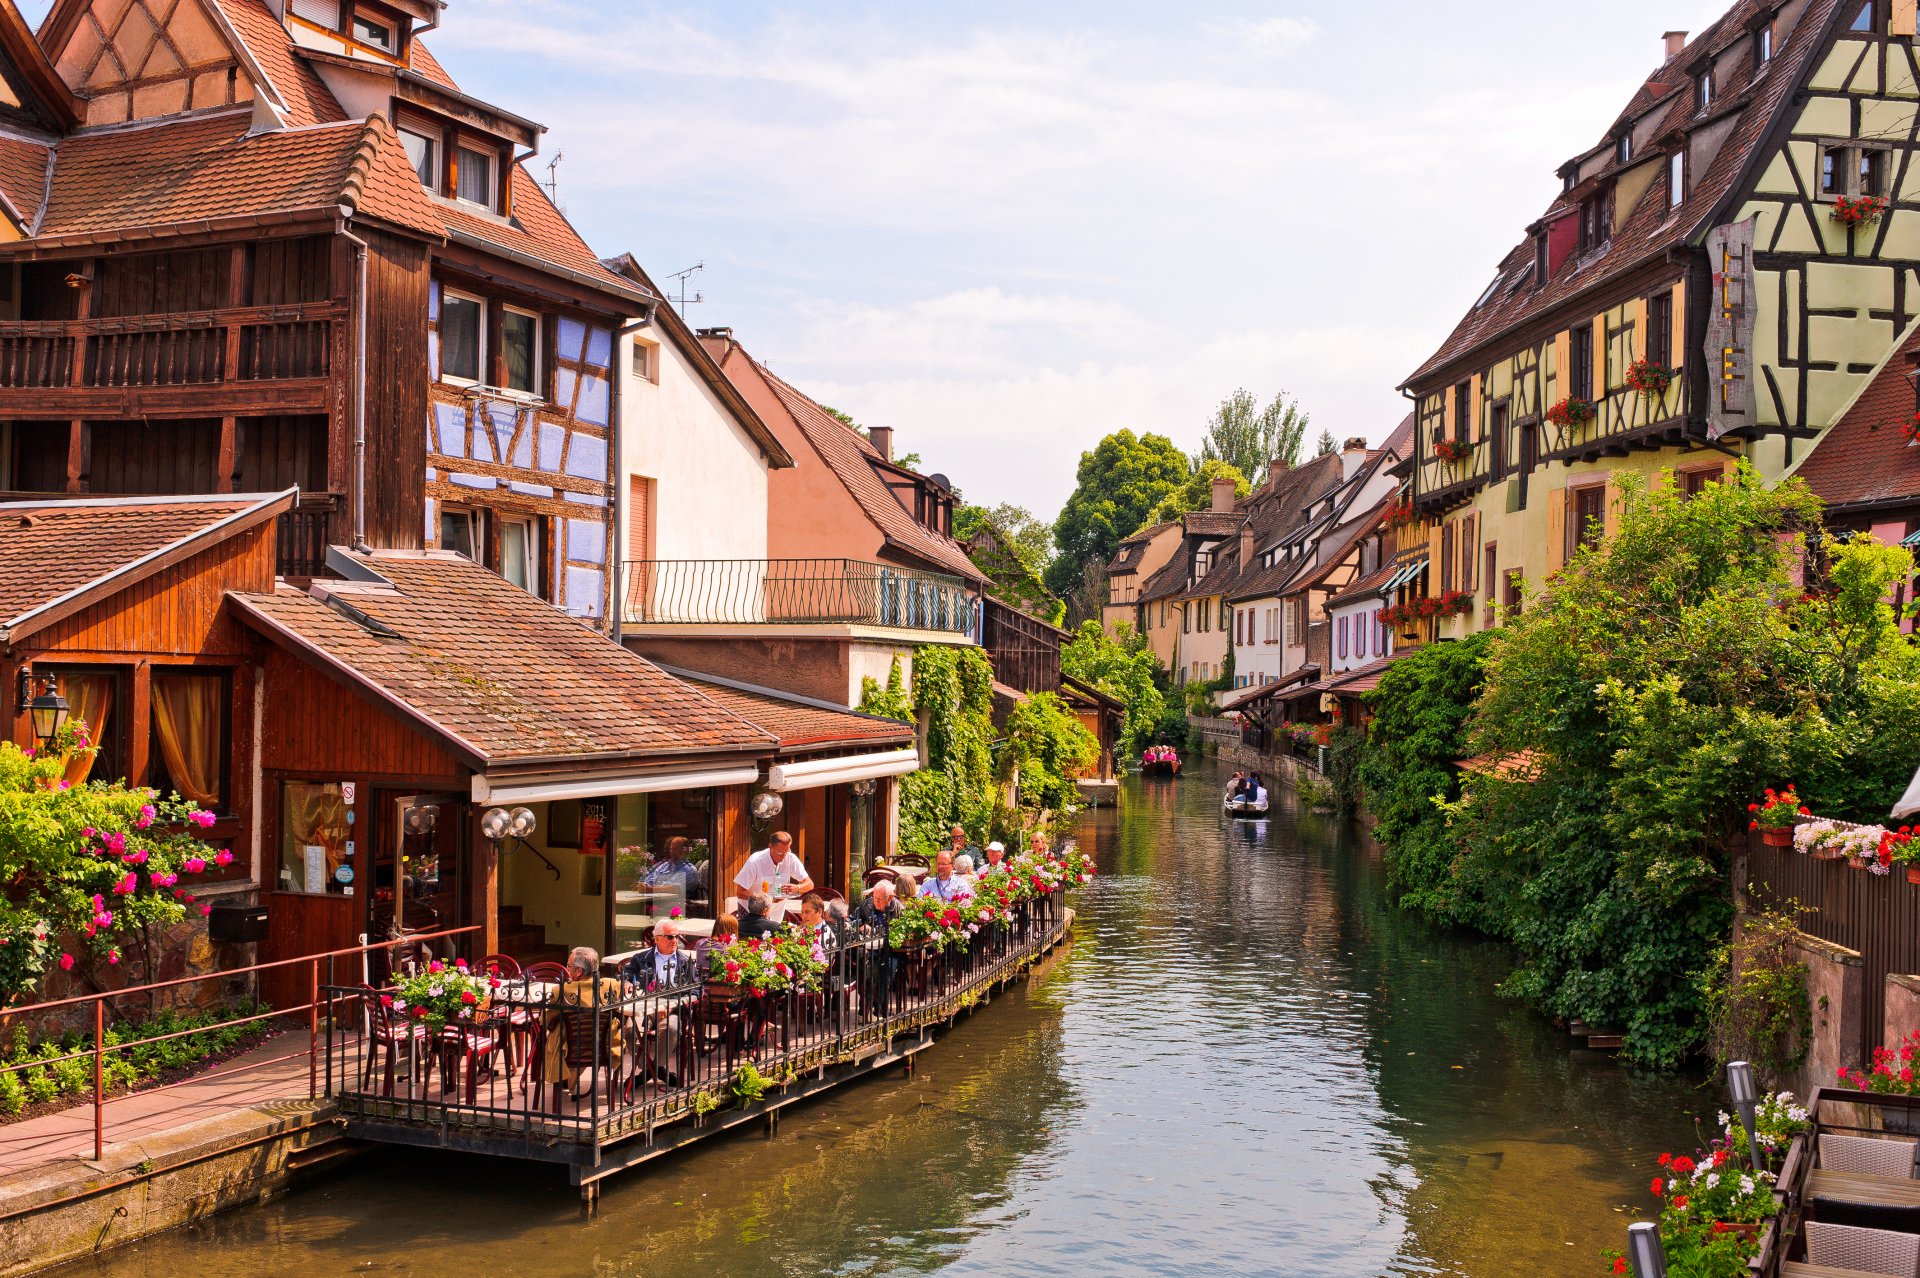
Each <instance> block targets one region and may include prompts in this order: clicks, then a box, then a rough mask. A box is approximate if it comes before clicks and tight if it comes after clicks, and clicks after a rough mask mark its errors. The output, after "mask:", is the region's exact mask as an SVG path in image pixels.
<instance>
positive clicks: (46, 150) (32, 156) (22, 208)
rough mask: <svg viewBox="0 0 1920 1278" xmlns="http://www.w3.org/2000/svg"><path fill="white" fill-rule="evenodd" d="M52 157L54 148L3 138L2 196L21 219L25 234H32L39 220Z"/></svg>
mask: <svg viewBox="0 0 1920 1278" xmlns="http://www.w3.org/2000/svg"><path fill="white" fill-rule="evenodd" d="M52 157H53V148H52V147H51V146H42V145H40V144H38V143H34V142H28V141H26V140H24V139H22V138H11V137H0V196H3V197H5V199H6V201H7V203H8V204H11V205H12V206H13V211H14V212H15V213H17V214H18V215H19V216H20V219H21V222H22V229H23V230H30V229H31V228H32V226H33V222H34V219H35V218H37V217H39V216H40V202H41V200H42V199H43V198H44V197H45V195H46V190H47V163H48V161H49V160H51V159H52Z"/></svg>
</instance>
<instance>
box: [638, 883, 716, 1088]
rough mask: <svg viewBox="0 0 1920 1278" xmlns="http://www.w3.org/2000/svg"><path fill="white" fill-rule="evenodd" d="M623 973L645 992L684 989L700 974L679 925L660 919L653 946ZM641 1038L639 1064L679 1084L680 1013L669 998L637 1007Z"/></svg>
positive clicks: (644, 1070)
mask: <svg viewBox="0 0 1920 1278" xmlns="http://www.w3.org/2000/svg"><path fill="white" fill-rule="evenodd" d="M622 975H624V976H625V977H626V978H627V980H629V981H631V982H632V983H633V986H634V988H635V989H636V990H637V991H638V992H640V993H642V994H662V993H665V992H667V991H670V990H677V989H685V988H687V987H689V986H691V985H693V984H694V983H695V982H697V981H698V980H699V979H700V977H699V974H698V973H697V971H696V970H695V967H694V961H693V955H691V954H687V953H684V952H682V950H681V949H680V925H679V924H677V923H675V922H674V921H673V920H672V919H661V920H660V921H659V922H658V923H655V924H654V925H653V948H652V949H650V950H647V951H644V952H643V953H640V954H636V955H634V956H633V957H632V958H630V959H628V960H627V963H626V966H625V967H624V968H623V969H622ZM634 1016H635V1020H636V1021H637V1026H636V1031H637V1033H638V1035H639V1038H640V1044H639V1046H640V1054H639V1059H640V1067H641V1071H642V1073H643V1074H644V1075H645V1076H646V1077H649V1078H652V1077H660V1076H664V1077H666V1078H667V1079H668V1080H669V1081H671V1082H674V1083H676V1084H677V1083H678V1081H679V1079H678V1078H677V1076H676V1075H675V1074H674V1069H673V1067H674V1065H675V1064H676V1062H675V1060H674V1050H675V1048H676V1046H677V1045H678V1044H679V1042H680V1014H679V1012H677V1011H676V1010H675V1008H674V1004H673V1002H671V1001H669V1000H664V999H662V1000H646V1001H643V1002H642V1003H641V1004H640V1006H639V1008H638V1009H637V1010H636V1012H635V1014H634Z"/></svg>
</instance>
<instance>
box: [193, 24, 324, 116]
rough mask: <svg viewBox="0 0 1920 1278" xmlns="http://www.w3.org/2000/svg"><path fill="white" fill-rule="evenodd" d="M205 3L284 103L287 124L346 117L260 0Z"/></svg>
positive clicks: (290, 38) (316, 74) (290, 37)
mask: <svg viewBox="0 0 1920 1278" xmlns="http://www.w3.org/2000/svg"><path fill="white" fill-rule="evenodd" d="M209 3H211V4H212V5H213V6H214V7H215V8H217V9H218V10H219V11H220V12H221V13H222V14H223V15H225V17H226V19H227V21H228V22H229V23H230V24H231V25H232V27H233V29H234V32H235V33H236V34H237V35H239V37H240V39H241V41H242V42H244V43H245V44H246V46H247V52H248V53H249V54H250V55H252V57H253V60H254V62H255V64H256V65H258V66H259V68H260V70H261V71H262V72H263V73H265V75H266V77H267V79H268V80H269V81H270V82H271V83H272V85H273V89H274V92H275V93H276V94H277V95H278V96H279V98H280V99H281V100H282V101H284V102H285V103H286V104H287V123H288V124H291V125H296V126H298V125H303V124H333V123H336V122H338V121H341V120H344V119H346V118H347V113H346V112H345V111H343V110H341V109H340V103H339V102H338V101H337V100H336V99H335V98H334V96H333V94H332V93H331V92H330V91H329V90H328V89H327V86H326V84H325V83H324V82H323V81H322V80H321V79H320V76H319V74H318V73H317V72H315V71H314V69H313V67H312V66H311V65H310V64H309V63H308V62H307V60H306V59H305V58H302V57H299V56H298V55H297V54H295V53H294V51H293V37H292V36H290V35H289V34H288V33H287V29H286V28H285V27H283V26H281V25H280V20H279V19H278V18H276V17H274V16H273V14H272V13H271V12H270V11H269V10H268V9H267V6H266V5H265V4H264V3H262V0H209Z"/></svg>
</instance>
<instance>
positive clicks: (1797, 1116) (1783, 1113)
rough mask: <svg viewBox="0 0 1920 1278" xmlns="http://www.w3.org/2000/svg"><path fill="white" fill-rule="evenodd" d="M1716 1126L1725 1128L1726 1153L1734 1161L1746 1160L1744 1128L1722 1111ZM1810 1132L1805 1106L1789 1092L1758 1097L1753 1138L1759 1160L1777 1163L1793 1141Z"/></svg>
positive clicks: (1810, 1121)
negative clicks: (1756, 1145) (1796, 1137)
mask: <svg viewBox="0 0 1920 1278" xmlns="http://www.w3.org/2000/svg"><path fill="white" fill-rule="evenodd" d="M1720 1125H1721V1126H1722V1127H1725V1128H1726V1129H1727V1152H1728V1154H1730V1155H1731V1156H1732V1157H1733V1158H1734V1159H1735V1160H1736V1161H1738V1160H1744V1159H1746V1158H1747V1129H1746V1128H1745V1127H1743V1126H1742V1125H1741V1124H1739V1123H1737V1122H1735V1121H1734V1120H1733V1118H1732V1117H1731V1116H1730V1115H1728V1114H1727V1113H1725V1112H1724V1111H1723V1112H1722V1113H1721V1114H1720ZM1812 1130H1813V1119H1812V1117H1811V1116H1810V1115H1809V1114H1808V1113H1807V1107H1806V1106H1805V1105H1802V1104H1800V1103H1799V1101H1797V1100H1795V1099H1794V1095H1793V1093H1792V1092H1775V1093H1773V1094H1772V1095H1770V1096H1762V1097H1761V1098H1760V1103H1759V1104H1758V1105H1757V1106H1755V1107H1754V1111H1753V1138H1754V1141H1755V1142H1756V1143H1757V1144H1758V1145H1759V1146H1760V1156H1761V1159H1762V1161H1764V1162H1766V1163H1768V1164H1773V1163H1778V1162H1779V1161H1780V1159H1781V1158H1783V1157H1784V1156H1785V1155H1786V1152H1787V1146H1789V1145H1791V1144H1792V1143H1793V1138H1794V1137H1795V1136H1799V1135H1801V1134H1803V1133H1805V1132H1810V1131H1812Z"/></svg>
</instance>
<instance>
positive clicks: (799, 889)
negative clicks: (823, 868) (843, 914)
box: [733, 830, 813, 900]
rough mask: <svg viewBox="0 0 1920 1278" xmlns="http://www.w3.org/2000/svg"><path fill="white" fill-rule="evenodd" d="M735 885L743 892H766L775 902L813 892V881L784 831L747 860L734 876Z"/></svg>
mask: <svg viewBox="0 0 1920 1278" xmlns="http://www.w3.org/2000/svg"><path fill="white" fill-rule="evenodd" d="M733 882H734V886H736V887H738V888H740V889H741V890H742V891H746V892H765V893H766V894H767V895H768V896H770V897H772V898H774V899H775V900H784V899H785V898H787V897H798V896H805V895H806V894H807V893H809V892H811V891H813V878H812V876H811V875H809V874H808V873H807V867H806V865H805V864H804V863H803V862H802V861H801V860H800V858H799V857H797V856H795V855H794V854H793V836H792V835H791V834H788V833H787V832H786V831H785V830H782V831H780V832H779V833H778V834H775V835H774V836H773V841H772V842H771V843H769V844H768V845H767V846H766V847H764V848H761V849H760V850H759V851H758V852H755V853H754V854H753V855H752V856H750V857H748V858H747V863H746V864H745V865H743V866H741V867H740V873H738V874H736V875H734V876H733Z"/></svg>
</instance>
